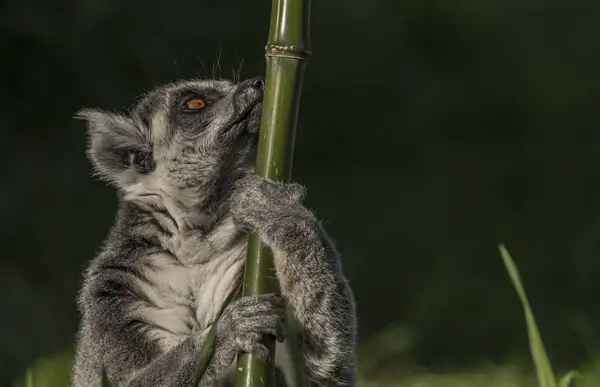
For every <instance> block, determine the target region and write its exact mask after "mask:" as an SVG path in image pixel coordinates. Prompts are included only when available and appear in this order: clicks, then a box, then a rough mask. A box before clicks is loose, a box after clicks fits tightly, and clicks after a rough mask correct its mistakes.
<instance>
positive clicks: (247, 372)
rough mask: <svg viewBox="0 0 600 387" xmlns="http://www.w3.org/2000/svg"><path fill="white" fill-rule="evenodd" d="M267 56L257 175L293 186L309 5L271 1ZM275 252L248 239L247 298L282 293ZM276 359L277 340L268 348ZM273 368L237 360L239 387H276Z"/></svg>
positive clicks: (300, 0)
mask: <svg viewBox="0 0 600 387" xmlns="http://www.w3.org/2000/svg"><path fill="white" fill-rule="evenodd" d="M272 1H273V2H272V7H271V22H270V29H269V37H268V41H267V46H266V47H265V51H266V52H265V56H266V77H265V95H264V101H263V108H262V118H261V124H260V138H259V142H258V154H257V159H256V173H257V174H258V175H259V176H263V177H265V178H267V179H272V180H284V181H289V180H290V178H291V172H292V160H293V153H294V141H295V135H296V121H297V117H298V110H299V107H300V95H301V89H302V81H303V78H304V70H305V67H306V62H307V60H308V57H309V56H310V41H309V30H310V3H311V2H310V0H272ZM273 271H274V269H273V256H272V252H271V251H270V249H269V248H268V247H267V246H266V245H264V244H263V242H262V241H261V240H260V239H259V238H258V237H257V236H256V234H254V233H250V235H249V237H248V250H247V258H246V269H245V274H244V289H243V294H244V296H255V295H259V294H265V293H270V292H275V291H278V283H277V281H276V277H275V275H274V272H273ZM264 344H265V345H266V346H267V347H268V348H269V349H270V351H271V354H272V356H271V359H270V360H271V361H272V359H273V358H274V356H275V340H274V338H271V337H269V338H265V343H264ZM272 381H273V375H272V367H271V364H270V362H267V361H263V360H261V359H259V358H257V357H255V356H253V355H250V354H242V355H240V356H238V360H237V371H236V383H235V385H236V387H251V386H252V387H258V386H271V385H272Z"/></svg>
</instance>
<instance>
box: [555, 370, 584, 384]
mask: <svg viewBox="0 0 600 387" xmlns="http://www.w3.org/2000/svg"><path fill="white" fill-rule="evenodd" d="M580 377H581V376H580V375H579V374H578V373H577V372H576V371H571V372H569V373H568V374H566V375H565V376H563V377H562V379H560V381H559V382H558V387H575V379H579V378H580Z"/></svg>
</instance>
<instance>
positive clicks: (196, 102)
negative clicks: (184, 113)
mask: <svg viewBox="0 0 600 387" xmlns="http://www.w3.org/2000/svg"><path fill="white" fill-rule="evenodd" d="M185 106H186V107H187V108H188V109H204V108H205V107H206V102H204V100H203V99H201V98H193V99H190V100H189V101H187V102H186V103H185Z"/></svg>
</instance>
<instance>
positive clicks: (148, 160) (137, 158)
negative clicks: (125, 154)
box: [131, 151, 156, 173]
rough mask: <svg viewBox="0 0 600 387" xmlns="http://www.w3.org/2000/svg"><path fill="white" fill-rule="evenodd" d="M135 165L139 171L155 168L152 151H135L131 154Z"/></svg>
mask: <svg viewBox="0 0 600 387" xmlns="http://www.w3.org/2000/svg"><path fill="white" fill-rule="evenodd" d="M131 158H132V162H133V165H134V166H135V169H136V171H138V172H139V173H148V172H151V171H153V170H154V168H155V167H156V164H155V162H154V157H153V155H152V152H149V151H134V152H133V153H132V155H131Z"/></svg>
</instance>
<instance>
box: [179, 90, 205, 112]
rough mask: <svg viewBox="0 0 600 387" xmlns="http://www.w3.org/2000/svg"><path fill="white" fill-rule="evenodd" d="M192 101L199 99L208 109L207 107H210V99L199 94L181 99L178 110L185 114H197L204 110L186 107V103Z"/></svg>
mask: <svg viewBox="0 0 600 387" xmlns="http://www.w3.org/2000/svg"><path fill="white" fill-rule="evenodd" d="M193 99H201V100H203V101H204V102H205V103H206V106H207V107H208V105H210V99H209V98H207V97H206V96H204V95H200V94H190V95H187V96H186V97H185V98H183V100H182V102H181V104H180V105H179V109H180V110H181V111H183V112H185V113H199V112H201V111H203V110H204V109H190V108H189V107H188V106H187V103H188V102H189V101H191V100H193Z"/></svg>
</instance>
